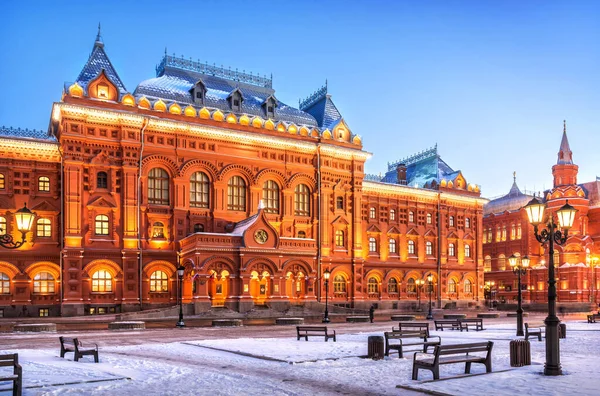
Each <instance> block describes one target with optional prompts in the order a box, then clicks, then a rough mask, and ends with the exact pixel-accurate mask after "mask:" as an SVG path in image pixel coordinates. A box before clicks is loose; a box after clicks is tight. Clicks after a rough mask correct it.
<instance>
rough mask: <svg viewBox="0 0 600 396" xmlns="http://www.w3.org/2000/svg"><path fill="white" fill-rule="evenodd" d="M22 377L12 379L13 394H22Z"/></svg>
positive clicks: (14, 395) (18, 395) (19, 395)
mask: <svg viewBox="0 0 600 396" xmlns="http://www.w3.org/2000/svg"><path fill="white" fill-rule="evenodd" d="M22 381H23V377H22V376H19V378H17V379H16V380H14V381H13V396H21V395H22V394H23V382H22Z"/></svg>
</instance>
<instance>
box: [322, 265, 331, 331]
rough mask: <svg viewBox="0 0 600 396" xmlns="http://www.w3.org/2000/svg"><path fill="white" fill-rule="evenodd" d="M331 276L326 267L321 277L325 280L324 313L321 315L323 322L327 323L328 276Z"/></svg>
mask: <svg viewBox="0 0 600 396" xmlns="http://www.w3.org/2000/svg"><path fill="white" fill-rule="evenodd" d="M330 276H331V271H329V269H326V270H325V271H324V272H323V279H324V280H325V315H324V316H323V323H329V302H328V300H327V297H328V296H329V277H330Z"/></svg>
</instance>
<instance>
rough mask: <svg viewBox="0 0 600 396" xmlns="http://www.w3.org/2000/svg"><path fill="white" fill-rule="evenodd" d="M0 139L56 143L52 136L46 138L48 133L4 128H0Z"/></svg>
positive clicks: (37, 130) (39, 130)
mask: <svg viewBox="0 0 600 396" xmlns="http://www.w3.org/2000/svg"><path fill="white" fill-rule="evenodd" d="M0 137H8V138H18V139H33V140H45V141H48V142H54V141H56V138H55V137H54V136H48V132H46V131H42V130H41V129H28V128H13V127H5V126H1V127H0Z"/></svg>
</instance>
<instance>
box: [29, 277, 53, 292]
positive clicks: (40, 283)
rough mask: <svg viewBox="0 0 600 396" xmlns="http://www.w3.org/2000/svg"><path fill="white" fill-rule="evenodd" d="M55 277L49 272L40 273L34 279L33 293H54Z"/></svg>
mask: <svg viewBox="0 0 600 396" xmlns="http://www.w3.org/2000/svg"><path fill="white" fill-rule="evenodd" d="M54 285H55V283H54V277H53V276H52V274H51V273H49V272H40V273H39V274H37V275H36V276H34V278H33V292H34V293H41V294H50V293H54Z"/></svg>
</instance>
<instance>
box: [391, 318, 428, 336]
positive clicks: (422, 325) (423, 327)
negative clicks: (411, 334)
mask: <svg viewBox="0 0 600 396" xmlns="http://www.w3.org/2000/svg"><path fill="white" fill-rule="evenodd" d="M406 330H415V331H426V332H427V337H429V322H400V323H398V328H395V327H392V331H406Z"/></svg>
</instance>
